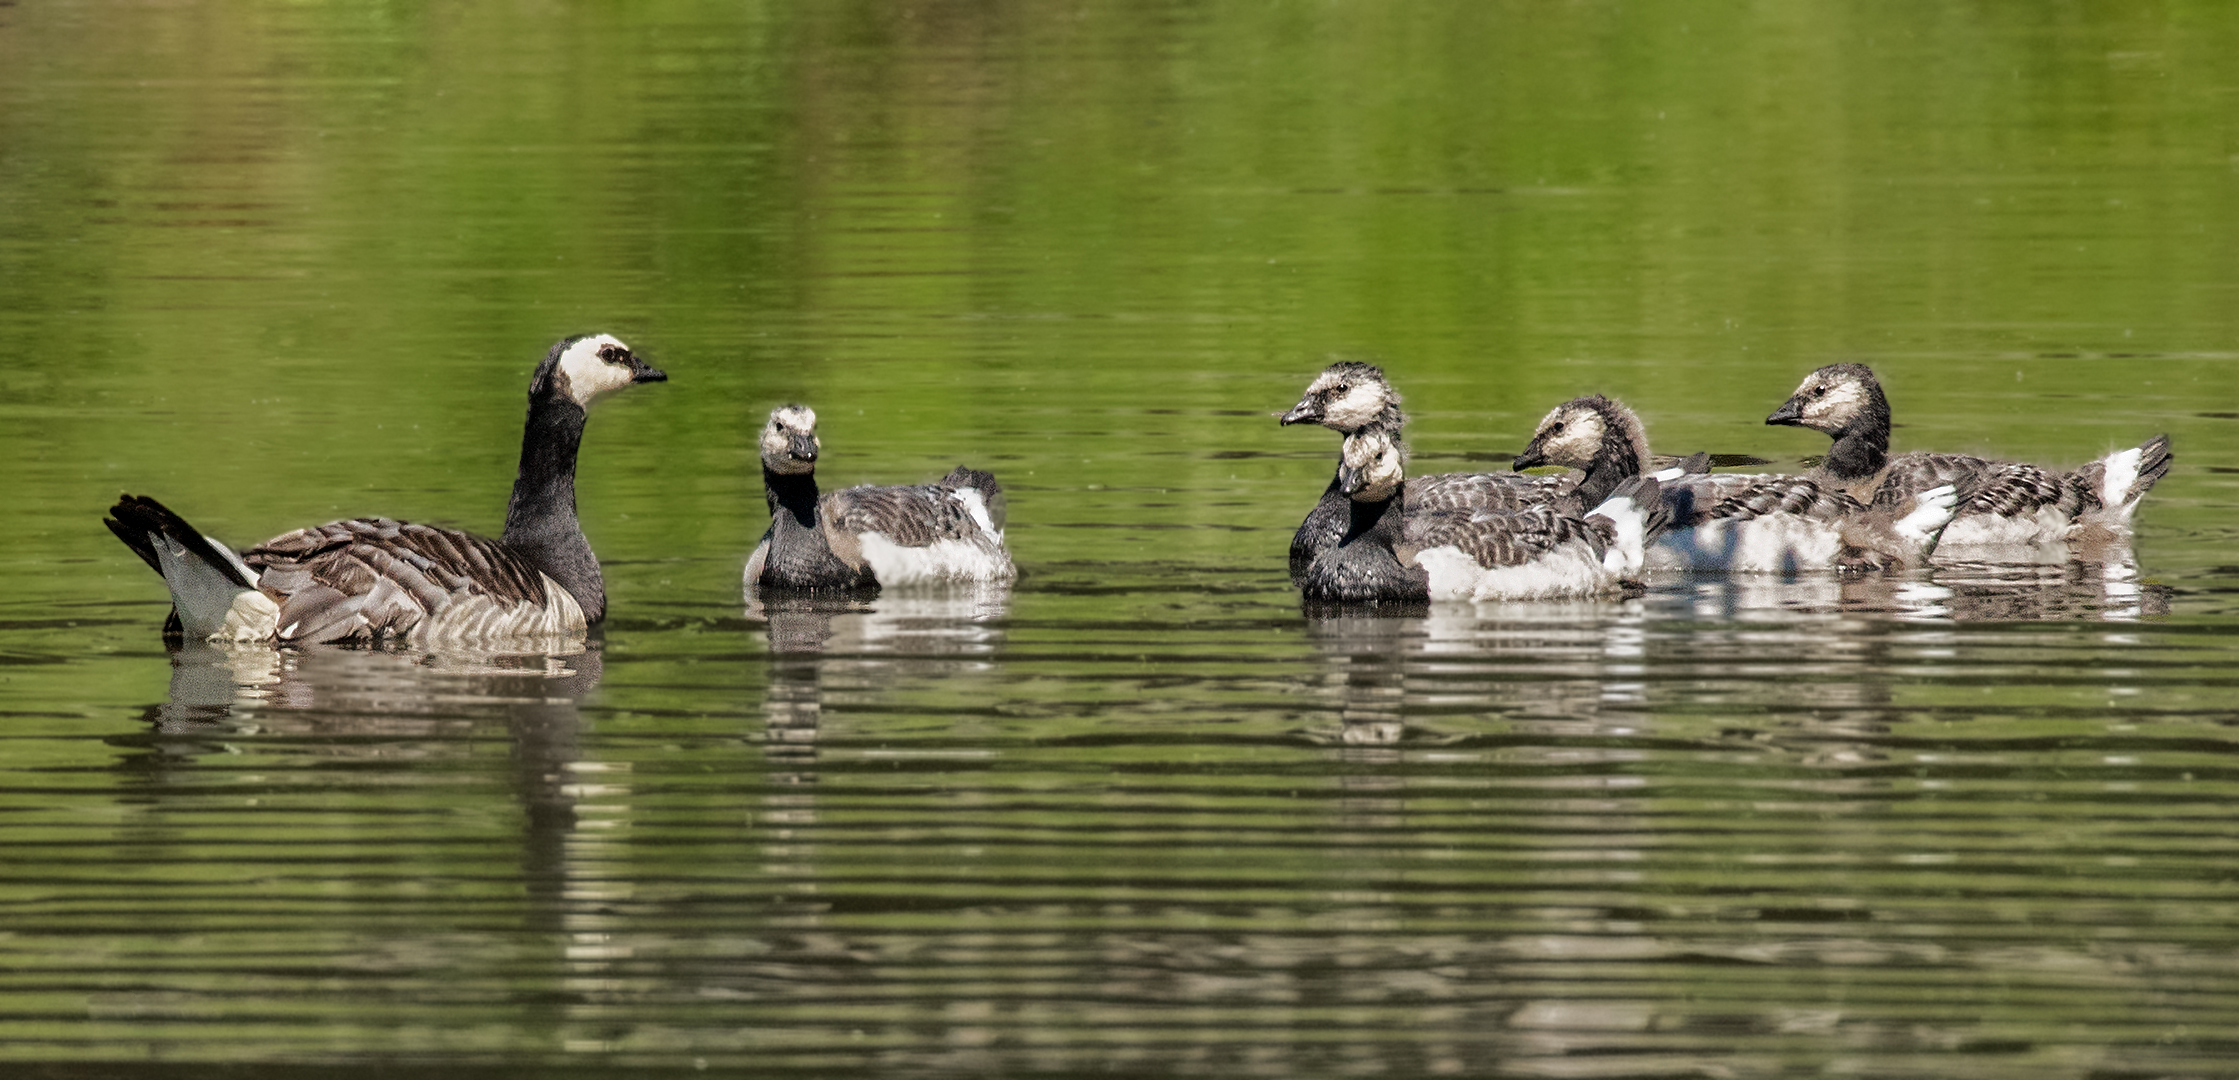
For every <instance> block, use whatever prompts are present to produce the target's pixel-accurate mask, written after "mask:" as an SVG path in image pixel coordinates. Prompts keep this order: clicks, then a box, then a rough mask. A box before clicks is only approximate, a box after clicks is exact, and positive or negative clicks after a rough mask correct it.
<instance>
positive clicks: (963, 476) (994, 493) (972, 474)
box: [940, 465, 1010, 535]
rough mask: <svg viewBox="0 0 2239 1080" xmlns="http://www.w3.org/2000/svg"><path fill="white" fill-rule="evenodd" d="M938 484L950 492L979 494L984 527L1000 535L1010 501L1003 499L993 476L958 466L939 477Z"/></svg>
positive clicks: (1008, 516) (1007, 518)
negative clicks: (985, 519)
mask: <svg viewBox="0 0 2239 1080" xmlns="http://www.w3.org/2000/svg"><path fill="white" fill-rule="evenodd" d="M940 484H941V486H942V487H945V488H947V489H949V490H950V491H962V490H965V489H971V490H975V491H978V492H979V493H980V507H981V509H983V510H985V511H986V512H987V518H988V520H987V522H986V524H985V525H984V527H985V528H986V529H987V530H988V531H989V532H992V533H996V534H998V535H1000V534H1001V533H1002V532H1003V529H1004V527H1005V526H1006V525H1007V524H1008V523H1009V519H1010V501H1009V500H1008V499H1005V498H1004V497H1003V485H1001V484H998V483H996V482H995V474H994V473H990V472H984V471H982V470H979V469H972V468H966V467H965V466H962V465H958V466H957V467H956V468H954V469H951V470H949V474H948V475H947V476H944V477H941V480H940Z"/></svg>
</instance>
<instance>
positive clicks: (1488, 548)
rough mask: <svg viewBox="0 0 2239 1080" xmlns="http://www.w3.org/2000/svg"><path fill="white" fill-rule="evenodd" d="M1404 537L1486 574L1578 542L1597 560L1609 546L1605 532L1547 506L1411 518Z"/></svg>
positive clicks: (1410, 544)
mask: <svg viewBox="0 0 2239 1080" xmlns="http://www.w3.org/2000/svg"><path fill="white" fill-rule="evenodd" d="M1403 536H1404V541H1405V543H1406V545H1407V546H1408V547H1409V548H1414V549H1417V550H1421V549H1428V548H1438V547H1451V548H1455V549H1457V550H1459V551H1461V552H1462V553H1464V554H1466V555H1468V556H1469V557H1470V558H1472V559H1474V560H1476V562H1477V565H1479V566H1481V567H1486V568H1492V567H1500V566H1521V565H1523V564H1525V563H1528V562H1530V561H1532V560H1534V559H1537V558H1539V557H1541V556H1543V555H1545V554H1547V553H1548V552H1550V551H1553V550H1555V549H1556V548H1559V547H1561V546H1563V545H1564V544H1566V543H1569V542H1571V541H1574V540H1583V541H1585V542H1587V543H1588V544H1591V545H1592V547H1593V552H1594V557H1595V558H1596V559H1599V558H1600V557H1601V555H1602V552H1603V550H1604V549H1605V548H1606V547H1607V546H1608V544H1609V536H1608V534H1607V530H1605V529H1600V528H1596V527H1595V526H1594V525H1592V524H1589V523H1588V522H1587V521H1586V520H1585V519H1582V518H1578V517H1575V516H1572V515H1569V514H1564V513H1561V512H1559V511H1557V510H1556V509H1554V508H1553V507H1549V506H1530V507H1526V508H1524V509H1522V510H1514V511H1506V512H1478V513H1463V512H1459V511H1442V512H1438V513H1426V514H1410V515H1408V517H1407V521H1406V527H1405V531H1404V533H1403Z"/></svg>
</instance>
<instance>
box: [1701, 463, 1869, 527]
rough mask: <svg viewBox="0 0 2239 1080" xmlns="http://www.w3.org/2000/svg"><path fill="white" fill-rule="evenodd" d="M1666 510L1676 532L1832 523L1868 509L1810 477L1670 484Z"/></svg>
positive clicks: (1707, 478) (1743, 476)
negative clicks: (1778, 519)
mask: <svg viewBox="0 0 2239 1080" xmlns="http://www.w3.org/2000/svg"><path fill="white" fill-rule="evenodd" d="M1664 507H1665V509H1667V510H1669V511H1670V512H1671V527H1672V528H1674V529H1684V528H1690V527H1693V526H1696V525H1701V524H1703V523H1705V522H1709V521H1717V520H1734V521H1748V520H1752V519H1755V518H1761V517H1766V516H1769V515H1773V514H1794V515H1798V516H1802V517H1808V518H1813V519H1815V520H1820V521H1832V520H1834V519H1837V518H1841V517H1845V516H1848V515H1851V514H1855V513H1857V512H1859V511H1861V510H1864V509H1865V504H1863V503H1861V502H1859V501H1858V500H1856V499H1853V498H1851V497H1850V496H1849V495H1848V494H1846V493H1844V492H1843V491H1841V490H1840V489H1837V488H1830V487H1824V486H1822V485H1820V484H1819V483H1818V482H1816V481H1814V480H1812V479H1811V478H1809V477H1804V476H1790V475H1784V474H1751V473H1715V474H1702V475H1694V474H1691V475H1686V476H1681V477H1678V478H1676V479H1672V480H1667V481H1665V482H1664Z"/></svg>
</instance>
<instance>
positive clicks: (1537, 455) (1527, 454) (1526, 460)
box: [1508, 439, 1547, 472]
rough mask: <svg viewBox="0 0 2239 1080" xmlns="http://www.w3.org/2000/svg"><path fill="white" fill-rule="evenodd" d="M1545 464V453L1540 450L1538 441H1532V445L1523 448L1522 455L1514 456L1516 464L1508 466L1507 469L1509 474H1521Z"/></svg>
mask: <svg viewBox="0 0 2239 1080" xmlns="http://www.w3.org/2000/svg"><path fill="white" fill-rule="evenodd" d="M1545 464H1547V451H1545V450H1543V449H1541V448H1540V445H1539V440H1538V439H1533V440H1532V444H1531V445H1530V446H1527V447H1525V448H1524V452H1523V453H1521V454H1518V455H1516V463H1515V464H1513V465H1510V466H1509V467H1508V469H1509V471H1510V472H1523V471H1524V470H1525V469H1529V468H1533V467H1535V466H1539V465H1545Z"/></svg>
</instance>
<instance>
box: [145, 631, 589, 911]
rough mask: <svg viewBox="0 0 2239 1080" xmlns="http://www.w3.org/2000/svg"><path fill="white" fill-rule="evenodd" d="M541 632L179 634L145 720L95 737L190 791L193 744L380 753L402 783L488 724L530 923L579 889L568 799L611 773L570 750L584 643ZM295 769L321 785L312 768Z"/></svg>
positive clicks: (317, 757) (580, 725)
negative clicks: (219, 637) (459, 647)
mask: <svg viewBox="0 0 2239 1080" xmlns="http://www.w3.org/2000/svg"><path fill="white" fill-rule="evenodd" d="M548 644H549V645H550V646H551V651H549V652H522V653H503V652H495V651H479V650H469V651H450V652H441V653H430V652H425V651H420V650H409V649H383V648H341V647H310V648H303V649H294V648H289V649H274V648H273V647H271V646H270V645H266V644H263V643H257V644H250V645H232V644H215V643H207V642H189V643H186V644H185V645H183V646H181V647H179V648H178V649H177V650H176V651H175V652H173V653H172V656H171V663H172V669H171V686H170V693H169V695H168V697H167V699H166V700H165V701H164V702H163V703H162V704H159V705H154V706H151V707H149V709H148V710H147V712H146V713H145V720H146V721H147V724H148V728H147V730H146V731H145V732H142V733H138V734H134V735H129V736H113V737H111V738H110V739H108V740H107V741H108V742H109V744H110V745H113V746H118V747H122V748H126V749H130V750H135V751H139V752H138V753H133V754H128V755H127V756H125V757H124V758H123V759H122V760H121V761H120V762H119V767H120V768H121V769H124V770H126V771H128V772H130V773H132V774H134V775H135V776H136V777H137V779H138V781H139V783H140V784H142V785H143V786H144V787H146V788H147V789H149V790H151V791H175V792H176V794H177V796H178V797H180V798H182V799H199V798H203V797H205V796H206V795H207V789H206V785H207V784H208V783H209V781H210V777H211V776H212V774H213V765H214V764H217V763H211V762H202V761H199V760H198V759H202V758H205V757H208V756H210V755H216V754H228V753H231V752H233V751H235V750H238V749H241V748H242V747H244V746H246V745H247V744H248V743H249V741H250V740H254V741H255V744H256V745H255V747H254V753H255V754H256V755H257V758H258V761H259V768H258V772H259V774H260V777H261V776H269V775H271V774H273V773H275V772H284V771H286V770H288V769H291V768H296V769H302V770H306V771H307V772H308V771H310V770H322V769H325V768H327V767H329V766H331V765H332V764H333V763H335V762H337V761H344V762H362V763H365V764H367V765H370V766H377V767H381V768H383V769H384V770H385V771H384V773H383V775H384V777H386V781H385V782H387V783H407V784H409V783H415V782H425V777H426V776H427V775H428V774H426V773H424V772H422V771H420V770H421V767H422V766H421V763H424V762H429V761H439V760H443V759H447V758H456V759H466V758H470V757H473V756H476V754H477V752H478V750H479V749H480V748H482V747H486V746H488V745H489V742H490V741H491V740H490V734H491V732H492V730H493V729H497V728H502V730H503V732H504V737H505V741H506V746H507V748H508V751H509V764H510V768H509V770H508V773H509V777H510V780H511V783H512V788H513V797H514V802H515V804H516V805H517V806H518V807H519V809H520V812H521V815H522V827H521V834H520V855H519V862H520V874H521V880H522V884H523V887H524V889H525V891H526V892H527V894H528V896H529V897H530V899H531V900H532V901H533V902H532V903H531V904H530V905H529V907H528V913H529V914H528V918H529V920H530V922H531V923H532V925H533V927H534V928H538V929H554V928H558V927H560V926H562V925H564V924H566V923H567V922H568V920H569V919H570V918H571V917H572V916H571V914H570V911H571V907H570V905H573V904H577V903H578V902H579V901H580V900H581V899H582V898H583V886H582V885H581V883H579V882H577V881H576V880H575V879H576V878H577V877H578V876H579V875H580V873H581V870H582V867H583V866H584V865H585V864H586V861H587V860H592V859H593V856H594V854H595V853H594V852H593V851H592V850H591V847H592V846H593V845H592V843H591V841H595V840H596V837H591V838H589V839H588V840H587V838H586V837H585V836H584V835H583V834H581V833H579V831H578V826H579V820H578V810H579V807H580V804H582V803H583V802H585V801H587V800H607V801H612V800H615V799H618V798H620V797H622V796H625V795H626V794H627V788H626V787H625V786H623V785H620V784H614V783H593V782H592V781H593V780H595V779H598V778H600V776H601V775H602V774H604V773H606V772H607V771H609V770H608V768H607V766H606V765H605V764H604V763H601V762H597V761H590V760H586V759H585V754H584V750H583V745H582V741H583V729H584V727H585V722H584V720H583V717H582V715H581V712H580V709H579V704H578V703H579V701H580V699H582V698H583V697H584V696H585V695H588V694H590V693H592V692H593V691H594V690H596V689H597V687H598V685H599V682H600V679H601V677H602V676H603V674H604V670H605V665H604V656H603V653H602V651H601V649H600V647H599V646H600V643H599V642H598V641H596V640H594V641H591V642H588V643H586V642H585V641H584V640H583V639H581V638H572V637H571V638H564V639H561V640H556V641H553V642H550V643H548ZM219 767H222V766H219ZM306 782H311V783H316V784H318V785H320V790H326V789H327V784H328V782H327V781H323V780H322V781H306ZM161 820H162V818H161V816H160V815H158V816H156V817H152V818H151V819H150V821H151V823H153V822H157V821H161ZM280 827H281V828H283V829H285V828H288V827H291V826H288V825H283V826H280ZM360 846H361V848H362V850H361V851H360V855H361V856H362V857H364V858H367V859H371V860H376V861H377V860H380V859H382V858H384V857H386V856H385V855H384V854H383V853H382V852H381V851H380V850H379V848H378V845H373V846H366V845H360Z"/></svg>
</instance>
